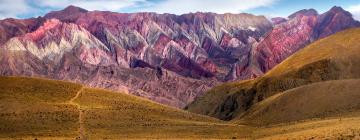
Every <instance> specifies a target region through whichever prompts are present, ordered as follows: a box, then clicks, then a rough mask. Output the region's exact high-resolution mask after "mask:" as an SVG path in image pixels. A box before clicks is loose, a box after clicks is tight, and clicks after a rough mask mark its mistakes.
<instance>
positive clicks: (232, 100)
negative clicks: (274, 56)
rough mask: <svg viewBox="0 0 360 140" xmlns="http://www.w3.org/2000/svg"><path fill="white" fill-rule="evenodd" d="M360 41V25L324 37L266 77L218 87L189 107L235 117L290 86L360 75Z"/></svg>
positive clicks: (351, 77) (212, 114)
mask: <svg viewBox="0 0 360 140" xmlns="http://www.w3.org/2000/svg"><path fill="white" fill-rule="evenodd" d="M359 41H360V28H354V29H349V30H346V31H343V32H339V33H337V34H335V35H332V36H329V37H327V38H324V39H321V40H319V41H316V42H314V43H312V44H311V45H309V46H307V47H305V48H304V49H302V50H300V51H298V52H297V53H295V54H294V55H293V56H291V57H289V58H288V59H286V60H285V61H284V62H282V63H280V64H279V65H278V66H276V67H275V68H273V69H272V70H271V71H269V72H268V73H267V74H265V75H264V76H263V77H259V78H257V79H254V80H249V81H241V82H232V83H227V84H224V85H220V86H218V87H215V88H213V89H212V90H210V91H209V92H208V93H207V94H206V95H205V96H203V97H200V98H198V99H197V100H196V101H195V102H193V103H192V104H190V105H188V106H187V107H186V109H187V110H189V111H191V112H195V113H199V114H205V115H209V116H213V117H216V118H220V119H223V120H231V119H233V118H237V117H241V116H243V115H244V114H245V113H246V112H247V111H248V110H249V109H250V108H251V107H252V106H253V105H255V104H256V103H259V102H261V101H263V100H264V99H266V98H269V97H271V96H273V95H276V94H277V93H281V92H284V91H286V90H289V89H293V88H296V87H300V86H303V85H307V84H311V83H317V82H323V81H329V80H341V79H357V78H360V55H359V52H360V44H359V43H358V42H359ZM310 91H311V90H310Z"/></svg>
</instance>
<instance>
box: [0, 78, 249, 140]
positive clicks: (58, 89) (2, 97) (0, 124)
mask: <svg viewBox="0 0 360 140" xmlns="http://www.w3.org/2000/svg"><path fill="white" fill-rule="evenodd" d="M0 130H1V131H0V138H50V139H53V138H60V139H62V138H69V139H75V138H88V139H103V138H112V139H118V138H135V139H136V138H165V139H166V138H194V139H197V138H232V137H247V136H249V134H250V131H252V128H251V127H246V126H240V125H235V124H230V123H225V122H223V121H220V120H217V119H214V118H210V117H207V116H201V115H197V114H193V113H190V112H186V111H183V110H179V109H175V108H170V107H166V106H164V105H160V104H158V103H154V102H151V101H148V100H146V99H142V98H138V97H135V96H132V95H127V94H123V93H116V92H110V91H107V90H102V89H92V88H87V87H83V86H81V85H78V84H73V83H67V82H62V81H53V80H44V79H36V78H19V77H0Z"/></svg>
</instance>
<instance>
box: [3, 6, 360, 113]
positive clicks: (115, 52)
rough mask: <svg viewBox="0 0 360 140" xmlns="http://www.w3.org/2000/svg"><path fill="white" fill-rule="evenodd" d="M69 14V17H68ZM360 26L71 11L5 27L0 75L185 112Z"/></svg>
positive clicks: (343, 18) (343, 20)
mask: <svg viewBox="0 0 360 140" xmlns="http://www.w3.org/2000/svg"><path fill="white" fill-rule="evenodd" d="M70 13H71V14H70ZM355 26H358V22H356V21H354V20H353V19H352V17H351V15H350V14H349V13H348V12H346V11H344V10H342V9H341V8H338V7H335V8H333V9H331V10H330V11H329V12H326V13H324V14H321V15H318V14H317V12H316V11H315V12H314V10H302V11H299V12H297V13H295V14H293V15H291V16H289V19H288V20H286V19H279V20H277V22H273V23H271V22H270V21H268V20H267V19H266V18H265V17H263V16H254V15H250V14H215V13H190V14H184V15H180V16H178V15H172V14H156V13H133V14H128V13H114V12H101V11H87V10H84V9H81V8H78V7H74V6H70V7H68V8H66V9H64V10H62V11H54V12H51V13H49V14H47V15H45V16H44V17H43V18H42V17H40V18H33V19H26V20H17V19H16V20H15V19H5V20H2V21H0V31H1V33H2V34H1V35H0V37H1V38H0V45H1V46H0V48H1V49H0V52H1V55H0V65H1V67H0V74H1V75H26V76H40V77H47V78H54V79H62V80H69V81H74V82H80V83H84V84H87V85H89V86H92V87H101V88H107V89H111V90H123V91H126V92H128V93H130V94H134V95H138V96H142V97H145V98H148V99H151V100H153V101H156V102H159V103H163V104H166V105H171V106H174V107H179V108H182V107H184V106H185V105H186V104H188V103H190V102H191V101H193V100H194V98H196V97H198V96H200V95H202V93H204V92H205V91H206V90H208V89H210V88H211V87H213V86H214V85H216V84H217V83H219V82H221V81H227V80H238V79H249V78H255V77H257V76H260V75H262V74H263V73H265V72H266V71H268V70H270V69H271V68H272V67H274V66H275V65H276V64H278V63H280V62H281V61H282V60H284V59H285V58H287V57H288V56H290V55H291V54H292V53H294V52H296V51H297V50H299V49H301V48H302V47H304V46H306V45H307V44H309V43H310V42H312V41H314V40H316V39H319V38H322V37H325V36H327V35H330V34H333V33H335V32H338V31H340V30H343V29H346V28H350V27H355Z"/></svg>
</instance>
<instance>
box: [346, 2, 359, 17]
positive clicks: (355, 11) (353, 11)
mask: <svg viewBox="0 0 360 140" xmlns="http://www.w3.org/2000/svg"><path fill="white" fill-rule="evenodd" d="M347 10H348V11H349V12H350V13H351V14H352V15H353V17H354V18H355V19H356V20H360V4H358V5H354V6H350V7H349V8H347Z"/></svg>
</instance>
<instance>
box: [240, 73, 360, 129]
mask: <svg viewBox="0 0 360 140" xmlns="http://www.w3.org/2000/svg"><path fill="white" fill-rule="evenodd" d="M359 85H360V79H359V80H354V79H350V80H335V81H326V82H318V83H314V84H309V85H305V86H300V87H298V88H294V89H291V90H287V91H285V92H283V93H279V94H276V95H274V96H271V97H270V98H267V99H265V100H264V101H262V102H260V103H258V104H255V105H254V106H253V107H252V108H251V109H250V110H249V111H247V113H246V114H245V115H244V117H243V118H235V119H234V122H238V123H248V124H249V123H254V124H271V123H282V122H291V121H298V120H305V119H311V118H326V117H330V116H343V117H344V116H347V115H349V114H351V113H352V112H360V94H359V93H360V86H359ZM239 119H240V120H239Z"/></svg>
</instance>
